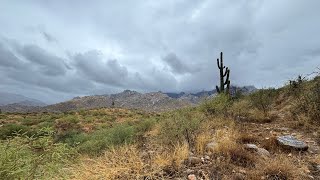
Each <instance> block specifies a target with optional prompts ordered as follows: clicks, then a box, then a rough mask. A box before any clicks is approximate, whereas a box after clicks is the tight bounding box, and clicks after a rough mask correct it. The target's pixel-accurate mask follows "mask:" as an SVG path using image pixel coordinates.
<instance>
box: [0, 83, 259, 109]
mask: <svg viewBox="0 0 320 180" xmlns="http://www.w3.org/2000/svg"><path fill="white" fill-rule="evenodd" d="M255 90H256V88H255V87H254V86H244V87H235V86H233V87H231V94H235V92H236V91H241V92H243V93H245V94H246V93H251V92H253V91H255ZM216 94H217V93H216V91H215V90H212V91H201V92H197V93H185V92H180V93H163V92H161V91H159V92H148V93H140V92H137V91H133V90H124V91H122V92H120V93H115V94H103V95H91V96H83V97H74V98H73V99H71V100H68V101H64V102H60V103H56V104H51V105H47V106H43V107H39V106H35V107H33V106H28V105H27V104H23V103H13V104H7V105H5V106H0V108H1V109H2V110H3V111H4V112H39V111H43V112H66V111H73V110H80V109H94V108H104V107H117V108H128V109H141V110H145V111H168V110H174V109H179V108H183V107H187V106H196V105H197V104H199V103H200V102H201V101H203V100H205V99H207V98H212V97H214V96H215V95H216Z"/></svg>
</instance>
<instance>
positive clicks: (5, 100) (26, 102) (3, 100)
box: [0, 92, 46, 106]
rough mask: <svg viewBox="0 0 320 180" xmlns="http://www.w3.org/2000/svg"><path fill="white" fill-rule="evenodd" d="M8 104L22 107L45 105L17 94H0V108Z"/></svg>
mask: <svg viewBox="0 0 320 180" xmlns="http://www.w3.org/2000/svg"><path fill="white" fill-rule="evenodd" d="M8 104H19V105H23V106H45V105H46V104H45V103H43V102H41V101H39V100H36V99H32V98H28V97H25V96H22V95H19V94H13V93H6V92H0V106H4V105H8Z"/></svg>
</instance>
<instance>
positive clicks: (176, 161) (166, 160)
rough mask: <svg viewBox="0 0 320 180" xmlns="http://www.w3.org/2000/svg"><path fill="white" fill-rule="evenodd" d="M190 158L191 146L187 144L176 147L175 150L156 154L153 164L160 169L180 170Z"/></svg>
mask: <svg viewBox="0 0 320 180" xmlns="http://www.w3.org/2000/svg"><path fill="white" fill-rule="evenodd" d="M188 157H189V146H188V144H187V143H183V144H181V145H179V144H178V145H176V146H175V147H174V149H173V150H167V151H164V152H162V153H158V154H156V156H155V158H154V160H153V164H156V165H158V166H159V167H166V166H172V167H173V168H174V169H179V168H180V167H181V164H182V163H183V162H184V160H186V159H187V158H188Z"/></svg>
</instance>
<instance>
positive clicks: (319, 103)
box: [291, 78, 320, 124]
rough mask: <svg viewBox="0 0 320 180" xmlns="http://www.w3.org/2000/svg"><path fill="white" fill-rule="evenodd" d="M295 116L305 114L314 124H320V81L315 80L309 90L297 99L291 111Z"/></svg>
mask: <svg viewBox="0 0 320 180" xmlns="http://www.w3.org/2000/svg"><path fill="white" fill-rule="evenodd" d="M291 112H292V113H293V114H294V115H299V114H304V115H305V116H306V117H308V119H309V120H310V121H311V122H312V123H317V124H320V79H319V78H315V80H314V81H313V84H312V86H311V87H309V89H306V90H305V91H304V93H303V94H301V96H300V97H299V98H298V99H297V101H296V104H295V106H294V108H293V110H292V111H291Z"/></svg>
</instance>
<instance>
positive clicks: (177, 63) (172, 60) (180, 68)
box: [162, 53, 200, 74]
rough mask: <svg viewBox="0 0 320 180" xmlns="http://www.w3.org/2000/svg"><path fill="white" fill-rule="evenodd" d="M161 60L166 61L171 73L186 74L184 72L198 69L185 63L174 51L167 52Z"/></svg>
mask: <svg viewBox="0 0 320 180" xmlns="http://www.w3.org/2000/svg"><path fill="white" fill-rule="evenodd" d="M162 60H163V61H164V62H165V63H167V64H168V65H169V67H170V69H171V71H172V72H173V73H176V74H186V73H194V72H196V71H199V70H200V69H195V68H193V67H191V66H190V65H189V64H185V63H184V62H183V61H182V60H181V59H179V58H178V57H177V55H176V54H174V53H169V54H167V55H166V56H165V57H163V58H162Z"/></svg>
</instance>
